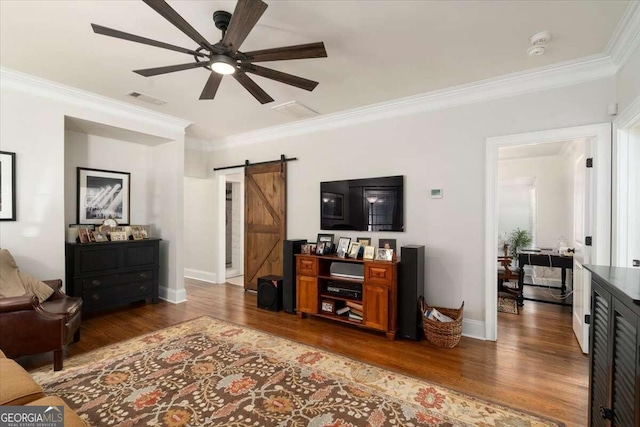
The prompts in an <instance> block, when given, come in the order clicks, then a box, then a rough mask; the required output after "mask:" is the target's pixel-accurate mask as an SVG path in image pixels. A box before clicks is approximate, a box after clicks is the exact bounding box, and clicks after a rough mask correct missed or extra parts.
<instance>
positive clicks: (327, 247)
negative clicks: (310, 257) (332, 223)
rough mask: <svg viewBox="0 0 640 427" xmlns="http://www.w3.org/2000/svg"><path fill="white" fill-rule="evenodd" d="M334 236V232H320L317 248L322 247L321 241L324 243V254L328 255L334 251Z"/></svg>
mask: <svg viewBox="0 0 640 427" xmlns="http://www.w3.org/2000/svg"><path fill="white" fill-rule="evenodd" d="M334 236H335V235H334V234H324V233H318V240H317V243H316V248H320V243H324V247H323V251H322V255H328V254H330V253H331V252H332V251H333V237H334ZM316 253H318V251H317V250H316ZM318 255H320V254H318Z"/></svg>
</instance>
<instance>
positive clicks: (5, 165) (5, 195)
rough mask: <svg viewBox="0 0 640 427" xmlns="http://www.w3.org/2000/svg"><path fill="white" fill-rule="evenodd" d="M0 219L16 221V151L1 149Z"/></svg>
mask: <svg viewBox="0 0 640 427" xmlns="http://www.w3.org/2000/svg"><path fill="white" fill-rule="evenodd" d="M0 221H16V153H10V152H8V151H0Z"/></svg>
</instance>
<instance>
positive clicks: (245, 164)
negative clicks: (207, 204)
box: [213, 154, 298, 172]
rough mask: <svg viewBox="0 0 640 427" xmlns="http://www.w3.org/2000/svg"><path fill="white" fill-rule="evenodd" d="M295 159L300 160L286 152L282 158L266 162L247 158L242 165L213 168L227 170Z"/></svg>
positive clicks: (214, 169)
mask: <svg viewBox="0 0 640 427" xmlns="http://www.w3.org/2000/svg"><path fill="white" fill-rule="evenodd" d="M294 160H298V158H297V157H289V158H288V159H287V156H285V155H284V154H281V155H280V159H278V160H269V161H266V162H258V163H251V162H249V160H245V161H244V164H242V165H234V166H223V167H220V168H213V171H214V172H215V171H221V170H225V169H234V168H242V167H245V168H246V167H247V166H256V165H266V164H270V163H284V162H292V161H294Z"/></svg>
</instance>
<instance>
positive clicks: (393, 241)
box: [378, 239, 396, 252]
mask: <svg viewBox="0 0 640 427" xmlns="http://www.w3.org/2000/svg"><path fill="white" fill-rule="evenodd" d="M386 244H389V247H388V248H387V249H393V251H394V252H395V251H396V239H378V247H379V248H385V247H386V246H385V245H386Z"/></svg>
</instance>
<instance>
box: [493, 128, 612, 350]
mask: <svg viewBox="0 0 640 427" xmlns="http://www.w3.org/2000/svg"><path fill="white" fill-rule="evenodd" d="M579 140H583V141H585V144H586V147H587V150H588V155H589V157H590V158H592V159H593V160H592V164H593V166H594V167H593V169H590V171H589V172H588V174H587V172H585V174H587V180H586V181H587V182H586V187H587V188H588V196H587V197H586V198H585V210H584V215H585V226H584V231H585V232H587V234H589V235H590V236H591V237H592V238H593V246H592V247H589V248H588V251H587V258H586V261H585V263H599V264H605V265H609V262H610V240H611V239H610V237H611V236H610V219H611V211H610V206H611V192H610V182H611V172H610V171H611V164H610V160H611V125H610V124H608V123H605V124H599V125H591V126H580V127H574V128H564V129H554V130H548V131H541V132H531V133H525V134H517V135H509V136H504V137H497V138H488V139H487V144H486V153H485V154H486V181H485V183H486V206H485V207H486V209H485V214H486V215H485V236H486V239H485V243H486V247H485V256H486V258H485V297H486V300H485V337H486V339H487V340H492V341H495V340H497V297H498V290H497V269H496V260H497V256H498V247H499V237H500V236H499V224H498V215H497V213H498V209H499V204H498V203H499V197H498V196H499V177H498V161H499V150H500V149H501V148H509V147H517V146H525V147H527V146H528V147H529V148H531V147H532V146H535V145H538V144H542V143H560V142H566V141H579ZM571 199H573V197H572V198H571ZM538 216H539V211H538ZM540 231H541V230H540V227H538V228H537V239H538V242H537V243H539V242H540V237H541V236H540ZM553 246H556V244H554V245H553ZM574 258H575V257H574ZM579 259H585V258H584V257H583V258H579ZM574 263H575V262H574ZM574 270H575V268H574ZM580 274H583V275H587V274H588V273H587V272H586V270H585V271H584V273H580ZM582 279H583V280H582V286H583V288H582V292H581V293H580V297H581V298H582V299H581V300H580V301H576V299H575V296H574V301H573V307H574V309H573V313H572V314H573V318H574V320H575V319H578V320H579V322H578V323H579V325H578V326H575V325H574V332H575V334H576V338H577V339H578V342H579V343H580V345H581V347H582V349H583V351H584V350H586V348H587V347H588V339H585V331H586V332H587V333H588V325H585V324H584V315H585V314H589V303H588V301H589V300H588V296H589V294H590V281H589V280H587V278H586V277H584V276H583V277H582ZM574 324H575V321H574Z"/></svg>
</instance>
